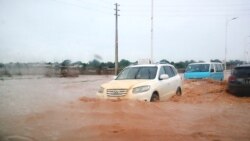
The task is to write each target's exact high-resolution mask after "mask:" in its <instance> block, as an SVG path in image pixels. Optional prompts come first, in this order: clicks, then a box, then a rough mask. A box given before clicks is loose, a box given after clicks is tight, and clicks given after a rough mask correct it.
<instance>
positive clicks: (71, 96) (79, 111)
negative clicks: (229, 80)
mask: <svg viewBox="0 0 250 141" xmlns="http://www.w3.org/2000/svg"><path fill="white" fill-rule="evenodd" d="M111 78H112V77H110V76H80V77H79V78H67V79H66V78H31V79H13V80H3V81H1V82H0V99H1V103H0V110H1V114H0V140H1V141H85V140H86V141H112V140H113V141H127V140H141V141H147V140H148V141H166V140H177V141H187V140H197V141H203V140H204V141H207V140H211V141H235V140H237V141H238V140H239V141H249V140H250V112H249V111H250V98H244V97H241V98H238V97H235V96H232V95H230V94H228V93H227V92H225V86H226V82H216V81H211V80H199V81H185V82H184V90H183V95H182V96H174V97H172V98H171V99H169V100H168V101H164V102H156V103H149V102H140V101H130V100H99V99H95V98H94V97H95V92H96V91H97V89H98V87H99V85H100V84H101V83H103V82H105V81H109V80H110V79H111ZM11 101H12V102H11ZM13 102H14V103H13ZM27 103H28V104H27Z"/></svg>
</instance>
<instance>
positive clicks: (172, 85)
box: [164, 66, 179, 95]
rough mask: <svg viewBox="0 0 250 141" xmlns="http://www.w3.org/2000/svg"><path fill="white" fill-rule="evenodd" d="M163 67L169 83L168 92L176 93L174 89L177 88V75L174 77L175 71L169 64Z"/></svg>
mask: <svg viewBox="0 0 250 141" xmlns="http://www.w3.org/2000/svg"><path fill="white" fill-rule="evenodd" d="M164 69H165V71H166V73H167V74H168V76H169V79H168V80H169V83H170V84H169V85H170V92H169V94H171V95H172V94H175V93H176V90H177V87H178V86H177V85H178V83H179V82H178V79H179V78H178V77H176V75H177V74H176V73H175V72H174V70H173V68H172V67H171V66H164Z"/></svg>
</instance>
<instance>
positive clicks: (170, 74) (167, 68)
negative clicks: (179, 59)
mask: <svg viewBox="0 0 250 141" xmlns="http://www.w3.org/2000/svg"><path fill="white" fill-rule="evenodd" d="M164 69H165V71H166V73H167V75H168V76H169V77H173V76H175V74H174V72H173V70H172V69H171V68H170V67H169V66H164Z"/></svg>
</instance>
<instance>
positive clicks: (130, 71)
mask: <svg viewBox="0 0 250 141" xmlns="http://www.w3.org/2000/svg"><path fill="white" fill-rule="evenodd" d="M156 72H157V67H129V68H126V69H124V70H123V71H122V72H121V73H120V74H119V75H118V77H117V78H116V79H117V80H122V79H154V78H155V76H156Z"/></svg>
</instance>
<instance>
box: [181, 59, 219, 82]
mask: <svg viewBox="0 0 250 141" xmlns="http://www.w3.org/2000/svg"><path fill="white" fill-rule="evenodd" d="M184 78H185V79H204V78H209V79H214V80H220V81H222V80H223V79H224V73H223V65H222V63H216V62H210V63H191V64H189V65H188V66H187V68H186V70H185V73H184Z"/></svg>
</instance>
